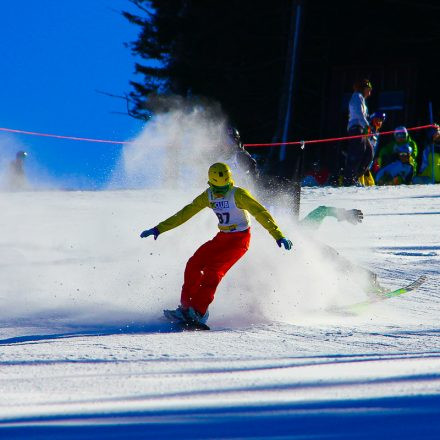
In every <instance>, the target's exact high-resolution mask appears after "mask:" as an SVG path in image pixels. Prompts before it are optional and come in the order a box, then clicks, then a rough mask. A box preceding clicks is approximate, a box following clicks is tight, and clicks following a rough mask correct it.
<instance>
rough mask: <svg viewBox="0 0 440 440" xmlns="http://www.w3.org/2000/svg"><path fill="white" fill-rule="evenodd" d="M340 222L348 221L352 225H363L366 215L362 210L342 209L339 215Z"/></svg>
mask: <svg viewBox="0 0 440 440" xmlns="http://www.w3.org/2000/svg"><path fill="white" fill-rule="evenodd" d="M337 218H338V220H339V221H341V220H347V221H348V222H349V223H351V224H352V225H355V224H357V223H362V220H363V219H364V213H363V212H362V211H361V210H360V209H340V210H339V212H338V215H337Z"/></svg>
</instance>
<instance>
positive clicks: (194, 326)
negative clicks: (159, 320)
mask: <svg viewBox="0 0 440 440" xmlns="http://www.w3.org/2000/svg"><path fill="white" fill-rule="evenodd" d="M173 312H174V310H164V311H163V314H164V316H165V318H167V319H168V321H170V322H171V324H172V325H173V328H175V329H176V330H179V331H203V330H211V329H210V327H209V326H208V325H206V324H202V323H201V322H196V321H192V320H191V321H181V320H180V319H178V318H176V316H175V315H174V314H173Z"/></svg>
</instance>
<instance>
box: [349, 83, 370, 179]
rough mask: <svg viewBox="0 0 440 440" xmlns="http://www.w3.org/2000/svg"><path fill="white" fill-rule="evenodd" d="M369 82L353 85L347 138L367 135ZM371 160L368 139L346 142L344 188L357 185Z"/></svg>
mask: <svg viewBox="0 0 440 440" xmlns="http://www.w3.org/2000/svg"><path fill="white" fill-rule="evenodd" d="M372 88H373V87H372V85H371V82H370V81H369V80H368V79H362V80H358V81H356V82H355V83H354V85H353V89H354V92H353V94H352V96H351V99H350V102H349V104H348V110H349V116H348V126H347V131H348V135H349V136H356V135H362V134H367V133H368V129H369V126H370V124H369V122H368V108H367V104H366V102H365V100H366V99H367V98H368V97H369V96H370V95H371V90H372ZM372 160H373V149H372V147H371V144H370V142H369V140H368V138H365V137H362V138H356V139H351V140H349V141H348V145H347V151H346V159H345V167H344V186H350V185H355V184H358V183H359V182H358V180H359V177H361V176H362V175H363V174H364V173H365V171H366V170H367V169H368V166H369V165H370V163H371V161H372Z"/></svg>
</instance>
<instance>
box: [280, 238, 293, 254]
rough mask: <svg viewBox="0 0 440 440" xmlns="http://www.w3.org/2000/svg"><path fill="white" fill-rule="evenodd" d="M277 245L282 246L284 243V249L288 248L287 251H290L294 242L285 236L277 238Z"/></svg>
mask: <svg viewBox="0 0 440 440" xmlns="http://www.w3.org/2000/svg"><path fill="white" fill-rule="evenodd" d="M277 245H278V246H279V247H281V245H283V246H284V249H286V250H287V251H290V249H292V242H291V241H290V240H289V239H288V238H285V237H283V238H280V239H279V240H277Z"/></svg>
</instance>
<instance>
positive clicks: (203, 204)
mask: <svg viewBox="0 0 440 440" xmlns="http://www.w3.org/2000/svg"><path fill="white" fill-rule="evenodd" d="M234 200H235V204H236V205H237V208H239V209H244V210H246V211H248V212H249V213H250V214H251V215H252V216H253V217H255V220H257V222H258V223H260V225H261V226H263V228H265V229H266V230H267V231H268V232H269V234H270V235H272V237H273V238H274V239H275V240H279V239H280V238H283V237H284V235H283V233H282V232H281V231H280V229H279V227H278V225H277V224H276V223H275V220H274V219H273V217H272V216H271V215H270V213H269V212H268V211H267V209H266V208H265V207H264V206H263V205H261V204H260V203H259V202H258V201H257V200H255V198H254V197H253V196H252V195H251V194H250V193H249V191H247V190H246V189H243V188H239V187H235V196H234ZM204 208H210V204H209V198H208V190H205V191H203V192H202V194H200V195H199V196H197V197H196V198H195V199H194V200H193V201H192V202H191V203H190V204H188V205H186V206H185V207H183V208H182V209H181V210H180V211H178V212H176V214H174V215H173V216H171V217H169V218H167V219H166V220H164V221H163V222H160V223H159V224H158V225H157V226H156V228H157V229H158V230H159V232H160V233H161V234H162V233H163V232H166V231H169V230H170V229H174V228H177V226H180V225H181V224H183V223H185V222H186V221H187V220H189V219H190V218H191V217H193V216H194V215H196V214H197V213H198V212H200V211H201V210H202V209H204Z"/></svg>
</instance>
